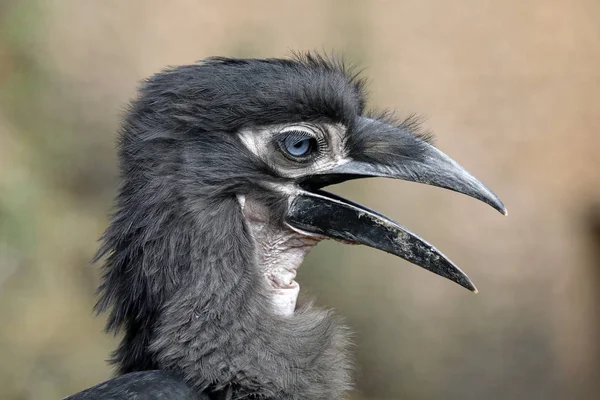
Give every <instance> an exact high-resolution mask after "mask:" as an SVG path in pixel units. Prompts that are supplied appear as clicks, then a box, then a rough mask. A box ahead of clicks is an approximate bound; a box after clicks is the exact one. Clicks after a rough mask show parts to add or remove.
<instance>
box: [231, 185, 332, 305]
mask: <svg viewBox="0 0 600 400" xmlns="http://www.w3.org/2000/svg"><path fill="white" fill-rule="evenodd" d="M238 201H239V203H240V207H241V209H242V213H243V215H244V218H245V221H246V225H247V227H248V228H249V229H250V233H251V235H252V238H253V240H254V243H255V257H256V265H258V266H259V268H260V270H261V271H260V272H261V274H262V275H263V276H264V278H265V280H266V282H267V287H268V288H269V290H270V293H271V295H272V297H271V298H272V302H273V307H274V309H275V312H276V313H277V314H280V315H284V316H290V315H292V314H293V313H294V310H295V309H296V301H297V299H298V294H299V293H300V285H299V284H298V282H296V281H295V278H296V272H297V270H298V268H299V267H300V265H301V264H302V261H304V257H305V256H306V255H307V254H308V253H309V252H310V251H311V250H312V248H313V247H314V246H316V245H317V244H318V243H319V242H320V241H321V240H323V239H324V238H323V237H320V236H309V235H304V234H301V233H299V232H296V231H294V230H292V229H289V228H282V227H281V225H279V224H276V223H274V222H273V221H272V220H271V218H270V214H269V210H268V209H267V207H266V206H265V205H264V204H262V203H261V202H260V201H258V200H256V199H254V198H253V197H250V196H244V195H239V196H238Z"/></svg>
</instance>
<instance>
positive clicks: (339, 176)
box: [286, 118, 506, 292]
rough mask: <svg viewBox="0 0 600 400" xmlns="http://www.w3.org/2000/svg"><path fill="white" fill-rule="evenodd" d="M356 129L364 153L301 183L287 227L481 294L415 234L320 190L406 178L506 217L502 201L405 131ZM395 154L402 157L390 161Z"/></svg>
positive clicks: (379, 125) (373, 125)
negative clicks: (361, 248) (390, 258)
mask: <svg viewBox="0 0 600 400" xmlns="http://www.w3.org/2000/svg"><path fill="white" fill-rule="evenodd" d="M357 129H358V131H359V132H358V133H357V134H360V135H365V136H363V137H364V138H365V139H366V140H365V141H363V143H365V145H364V146H363V149H362V153H355V154H353V155H351V159H349V160H347V161H346V162H344V163H341V164H340V165H338V166H336V167H333V168H331V169H329V170H327V171H323V172H321V173H317V174H314V175H311V176H309V177H306V178H304V179H302V180H301V181H300V182H299V185H300V187H302V188H303V189H302V190H300V191H299V192H298V193H296V194H295V195H293V196H292V197H291V198H290V203H289V207H288V210H287V214H286V223H287V224H288V226H290V227H291V228H292V229H295V230H298V231H301V232H304V233H309V234H314V235H320V236H326V237H329V238H332V239H336V240H340V241H344V242H352V243H360V244H364V245H366V246H369V247H373V248H375V249H379V250H383V251H385V252H388V253H391V254H394V255H396V256H398V257H401V258H403V259H405V260H407V261H409V262H411V263H413V264H416V265H418V266H420V267H423V268H425V269H426V270H428V271H431V272H433V273H435V274H438V275H440V276H443V277H445V278H447V279H450V280H451V281H454V282H456V283H458V284H459V285H461V286H463V287H465V288H467V289H469V290H471V291H474V292H476V291H477V289H476V288H475V286H474V285H473V283H472V282H471V280H470V279H469V277H468V276H467V275H466V274H465V273H464V272H463V271H461V270H460V268H458V267H457V266H456V265H455V264H454V263H452V261H450V260H449V259H448V258H447V257H446V256H444V255H443V254H442V253H441V252H440V251H439V250H437V249H436V248H435V247H433V246H432V245H430V244H429V243H427V242H426V241H424V240H423V239H421V238H420V237H418V236H417V235H415V234H414V233H412V232H410V231H409V230H408V229H406V228H404V227H402V226H401V225H399V224H397V223H396V222H394V221H392V220H391V219H389V218H387V217H385V216H383V215H381V214H379V213H377V212H376V211H373V210H370V209H368V208H367V207H364V206H362V205H360V204H357V203H354V202H352V201H349V200H347V199H344V198H342V197H339V196H336V195H333V194H331V193H327V192H325V191H322V190H320V188H322V187H324V186H327V185H332V184H336V183H340V182H343V181H346V180H349V179H358V178H367V177H385V178H394V179H402V180H406V181H412V182H419V183H425V184H429V185H433V186H438V187H441V188H446V189H450V190H453V191H456V192H459V193H463V194H466V195H468V196H471V197H474V198H476V199H478V200H481V201H483V202H485V203H487V204H489V205H490V206H492V207H493V208H495V209H496V210H498V211H500V212H501V213H502V214H504V215H506V208H505V207H504V205H503V204H502V202H501V201H500V199H498V197H497V196H496V195H495V194H494V193H493V192H492V191H491V190H490V189H488V188H487V187H486V186H485V185H484V184H483V183H481V182H480V181H479V180H477V179H476V178H475V177H474V176H473V175H471V174H470V173H469V172H467V171H466V170H465V169H464V168H463V167H461V166H460V165H459V164H458V163H456V162H455V161H454V160H452V159H451V158H450V157H448V156H447V155H446V154H444V153H442V152H441V151H439V150H438V149H436V148H435V147H433V146H432V145H430V144H429V143H426V142H424V141H422V140H421V139H418V138H417V137H415V136H413V135H411V134H410V133H408V132H406V131H404V130H401V129H399V128H395V127H392V126H390V125H387V124H385V123H383V122H380V121H377V120H373V119H368V118H361V121H360V124H359V125H358V128H357ZM407 149H412V150H410V151H407ZM394 151H395V152H396V153H397V156H396V157H393V154H392V157H391V156H390V153H391V152H394ZM378 160H379V161H378Z"/></svg>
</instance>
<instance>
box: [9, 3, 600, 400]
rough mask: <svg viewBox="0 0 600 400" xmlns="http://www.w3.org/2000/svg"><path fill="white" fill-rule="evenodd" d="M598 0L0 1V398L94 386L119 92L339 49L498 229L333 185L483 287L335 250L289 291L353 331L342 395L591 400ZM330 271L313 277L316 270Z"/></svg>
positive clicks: (435, 198)
mask: <svg viewBox="0 0 600 400" xmlns="http://www.w3.org/2000/svg"><path fill="white" fill-rule="evenodd" d="M599 21H600V2H598V1H597V0H571V1H569V0H534V1H526V2H524V1H519V0H496V1H481V0H466V1H462V2H459V3H457V2H447V1H419V0H401V1H388V2H385V1H372V2H367V1H342V0H338V1H335V0H334V1H318V0H310V1H308V0H305V1H302V2H300V1H298V2H293V1H280V2H276V3H273V2H269V1H247V2H236V1H220V2H216V1H197V0H178V1H171V2H166V1H159V0H145V1H141V0H140V1H119V0H105V1H91V0H85V1H82V0H60V1H59V0H46V1H41V0H38V1H34V0H30V1H18V0H2V1H1V2H0V398H2V399H56V398H61V396H65V395H67V394H70V393H73V392H75V391H79V390H82V389H84V388H86V387H88V386H91V385H93V384H95V383H98V382H100V381H102V380H105V379H107V378H109V377H110V376H111V370H110V368H109V366H108V365H107V363H106V362H105V360H106V359H107V358H108V354H109V352H110V351H111V350H112V349H114V348H115V346H116V344H117V340H118V338H114V337H112V336H109V335H105V334H104V333H103V325H104V319H105V316H104V315H102V316H99V317H94V316H93V314H92V307H93V305H94V301H95V296H94V292H95V289H96V287H97V285H98V269H99V265H90V264H89V260H90V259H91V258H92V256H93V254H94V252H95V250H96V248H97V242H96V240H97V238H98V237H99V236H100V235H101V233H102V232H103V230H104V229H105V228H106V226H107V223H108V218H107V215H108V213H109V211H110V208H111V202H112V198H113V196H114V194H115V191H116V178H117V170H116V159H115V152H114V141H115V132H116V129H117V126H118V123H119V118H120V116H121V115H122V110H123V109H124V105H125V104H126V102H127V101H128V99H130V98H131V97H132V96H134V94H135V89H136V85H137V82H138V81H139V80H140V79H142V78H144V77H146V76H148V75H150V74H153V73H155V72H157V71H159V70H161V69H162V68H164V67H165V66H167V65H178V64H185V63H193V62H195V61H196V60H199V59H202V58H204V57H207V56H211V55H223V56H244V57H280V56H287V55H289V54H290V50H315V49H316V50H321V51H327V52H331V51H333V52H336V53H338V54H345V55H346V57H347V58H348V59H349V60H351V61H352V62H354V63H355V64H357V65H358V66H360V67H361V68H364V73H363V74H364V76H366V77H367V78H368V80H369V82H370V85H369V90H370V106H376V107H381V108H391V109H395V110H397V112H398V114H399V115H407V114H409V113H412V112H416V113H419V114H421V115H423V116H425V117H426V123H425V127H426V128H427V129H429V130H431V131H433V132H434V133H436V134H437V145H438V147H440V148H441V149H442V150H443V151H444V152H446V153H448V154H449V155H451V156H452V157H453V158H454V159H456V160H458V161H459V162H460V163H461V164H462V165H464V166H465V167H466V168H467V169H468V170H470V171H471V172H473V173H474V174H475V175H476V176H477V177H479V178H480V179H482V180H483V181H484V182H485V183H486V184H488V185H489V186H490V187H491V188H493V189H494V190H495V191H496V193H498V195H499V196H500V197H501V198H502V200H504V202H505V204H506V205H507V207H508V209H509V212H510V214H509V216H508V217H507V218H505V217H502V216H501V215H500V214H498V213H497V212H495V211H493V210H492V209H491V208H489V207H487V206H485V205H484V204H482V203H479V202H477V201H475V200H473V199H470V198H467V197H465V196H460V195H457V194H454V193H451V192H448V191H443V190H439V189H435V188H430V187H426V186H423V185H415V184H410V183H404V182H399V181H393V182H392V181H384V180H378V179H375V180H367V181H360V182H349V183H346V184H343V185H340V186H338V187H335V188H334V191H336V192H338V193H340V194H342V195H344V196H349V197H351V198H352V199H353V200H356V201H359V202H362V203H363V204H366V205H368V206H370V207H373V208H375V209H376V210H378V211H381V212H383V213H384V214H386V215H388V216H390V217H392V218H394V219H395V220H397V221H399V222H401V223H402V224H404V225H406V226H407V227H409V228H410V229H412V230H413V231H415V232H416V233H418V234H420V235H421V236H423V237H424V238H426V239H427V240H428V241H430V242H432V243H433V244H435V245H436V246H437V247H438V248H440V249H441V250H442V251H443V252H444V253H446V254H447V255H448V256H449V257H450V258H452V259H453V260H454V261H455V262H456V263H457V264H458V265H460V266H461V267H462V268H463V269H464V270H466V271H467V272H468V273H469V275H470V276H471V278H472V279H473V280H474V281H475V283H476V284H477V286H478V288H479V290H480V293H479V294H478V295H473V294H471V293H470V292H468V291H466V290H464V289H462V288H460V287H459V286H458V285H455V284H453V283H451V282H449V281H447V280H443V279H441V278H439V277H436V276H434V275H432V274H430V273H428V272H426V271H424V270H422V269H420V268H417V267H414V266H412V265H410V264H408V263H407V262H404V261H402V260H400V259H397V258H394V257H392V256H388V255H386V254H383V253H381V252H377V251H375V250H372V249H369V248H366V247H357V246H343V245H339V244H336V243H333V242H328V243H324V244H322V245H320V246H319V247H318V248H317V249H315V250H314V251H313V252H312V253H311V254H310V256H309V258H308V260H307V262H306V263H305V264H304V266H303V267H302V269H301V273H300V277H299V281H300V283H301V284H302V287H303V296H310V297H315V298H317V301H318V303H320V304H321V305H323V306H328V307H333V308H335V309H336V310H337V311H338V313H339V314H343V315H345V316H347V317H348V322H349V324H350V325H351V326H352V328H353V329H354V331H355V332H356V334H355V342H356V349H355V354H356V363H357V370H356V381H357V390H356V392H355V393H352V398H353V399H398V398H401V399H597V398H599V397H598V396H599V395H598V392H599V391H600V324H599V323H600V301H599V300H600V298H599V297H600V163H599V161H598V160H599V157H600V23H599ZM325 266H326V267H325Z"/></svg>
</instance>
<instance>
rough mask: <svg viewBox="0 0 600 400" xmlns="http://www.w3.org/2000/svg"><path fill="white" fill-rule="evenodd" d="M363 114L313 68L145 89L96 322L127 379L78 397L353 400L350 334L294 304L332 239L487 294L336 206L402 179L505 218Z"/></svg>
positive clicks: (338, 84) (134, 121)
mask: <svg viewBox="0 0 600 400" xmlns="http://www.w3.org/2000/svg"><path fill="white" fill-rule="evenodd" d="M364 104H365V99H364V93H363V82H362V81H361V80H360V79H359V78H358V77H357V76H356V75H354V74H353V73H352V72H351V71H350V70H349V69H347V68H346V67H344V65H343V64H342V63H340V62H336V61H332V60H328V59H325V58H323V57H319V56H315V55H310V54H309V55H305V56H300V57H296V58H293V59H289V60H288V59H286V60H281V59H264V60H256V59H224V58H212V59H208V60H205V61H203V62H201V63H198V64H195V65H189V66H183V67H176V68H172V69H168V70H166V71H163V72H161V73H159V74H157V75H155V76H154V77H152V78H150V79H148V80H147V81H145V82H144V83H143V84H142V86H141V88H140V95H139V97H138V98H137V99H136V100H135V101H134V102H133V103H132V105H131V107H130V109H129V112H128V114H127V116H126V118H125V121H124V123H123V126H122V129H121V136H120V142H119V157H120V162H121V165H120V166H121V171H122V175H121V176H122V178H121V179H122V181H121V186H120V190H119V194H118V197H117V201H116V212H115V214H114V215H113V217H112V221H111V224H110V226H109V228H108V230H107V231H106V233H105V234H104V236H103V245H102V247H101V249H100V251H99V253H98V256H97V259H102V258H104V259H105V260H106V261H105V265H104V268H103V278H102V279H103V280H102V285H101V287H100V295H101V297H100V300H99V303H98V305H97V311H98V312H104V311H107V312H109V318H108V325H107V329H108V330H109V331H113V332H119V331H122V332H123V333H124V337H123V339H122V341H121V344H120V345H119V347H118V349H117V350H116V351H115V352H114V354H113V360H112V361H113V363H114V364H115V366H116V367H117V369H118V373H119V374H121V375H122V376H121V377H118V378H115V379H113V380H111V381H109V382H108V383H106V384H104V386H102V385H99V386H101V388H99V387H95V388H92V389H90V390H89V391H88V392H82V393H80V394H78V395H75V396H74V397H72V398H71V399H86V400H89V399H93V398H98V399H99V398H115V399H116V398H129V397H127V396H126V395H125V394H124V395H123V397H118V396H117V395H113V397H104V394H103V393H107V392H106V390H107V388H114V393H126V390H128V389H127V387H128V386H127V385H128V384H130V385H131V384H133V382H135V381H136V380H138V379H139V380H142V379H145V380H146V381H147V382H150V383H149V384H148V385H147V387H148V388H149V389H148V391H149V392H152V393H154V395H155V396H157V394H156V393H157V392H155V391H154V389H151V388H153V387H156V386H152V382H154V383H156V382H161V381H163V380H164V382H166V384H165V387H167V386H169V385H173V387H174V388H177V389H176V390H179V391H180V393H184V394H182V396H190V393H194V394H195V395H197V396H209V397H210V398H229V399H243V398H253V399H287V400H302V399H312V400H319V399H323V400H325V399H341V398H343V397H344V394H345V393H346V392H347V390H348V389H350V388H351V379H350V375H351V374H350V371H351V363H350V359H349V356H348V351H347V349H348V344H349V330H348V328H347V327H346V326H345V325H344V324H343V323H342V321H341V319H340V318H339V317H336V316H335V315H334V314H333V313H332V312H331V311H326V310H321V309H318V308H316V307H314V306H313V305H312V304H306V305H303V306H301V307H297V306H296V298H297V295H298V291H299V286H298V284H297V283H296V282H295V280H294V279H295V273H296V270H297V268H298V267H299V266H300V264H301V262H302V260H303V258H304V256H305V255H306V253H307V252H308V251H310V249H311V248H312V247H314V246H315V245H316V244H317V243H318V242H319V241H321V240H323V239H326V238H332V239H335V240H339V241H343V242H351V243H361V244H365V245H368V246H371V247H375V248H379V249H381V250H384V251H387V252H390V253H392V254H396V255H398V256H400V257H403V258H405V259H407V260H408V261H411V262H413V263H415V264H418V265H421V266H423V267H424V268H427V269H429V270H431V271H433V272H435V273H437V274H439V275H442V276H444V277H447V278H449V279H451V280H453V281H455V282H457V283H459V284H461V285H463V286H465V287H467V288H469V289H471V290H474V286H473V285H472V283H471V282H470V280H469V279H468V277H466V275H464V273H462V271H460V269H458V268H457V267H456V266H454V264H452V263H451V262H450V261H449V260H448V259H447V258H446V257H445V256H443V254H441V253H440V252H438V251H437V250H436V249H435V248H434V247H432V246H431V245H429V244H427V243H426V242H424V241H423V240H422V239H420V238H418V237H417V236H416V235H414V234H412V233H410V232H409V231H408V230H406V229H405V228H403V227H401V226H400V225H398V224H396V223H395V222H393V221H391V220H389V219H387V218H385V217H384V216H382V215H380V214H378V213H376V212H374V211H372V210H369V209H367V208H365V207H363V206H360V205H358V204H356V203H352V202H350V201H348V200H345V199H342V198H339V197H337V196H334V195H332V194H329V193H327V192H324V191H322V190H321V188H322V187H323V186H326V185H329V184H333V183H339V182H342V181H344V180H348V179H356V178H360V177H365V176H382V177H392V178H399V179H405V180H413V181H417V182H421V183H428V184H432V185H435V186H440V187H445V188H449V189H452V190H455V191H459V192H462V193H465V194H468V195H470V196H473V197H476V198H478V199H480V200H483V201H485V202H487V203H489V204H490V205H492V206H493V207H495V208H497V209H498V210H500V211H503V212H504V207H503V205H502V203H501V202H500V201H499V200H498V199H497V197H496V196H495V195H494V194H493V193H492V192H491V191H490V190H489V189H487V188H486V187H485V186H484V185H483V184H481V183H480V182H479V181H478V180H476V179H475V178H474V177H473V176H472V175H470V174H469V173H468V172H466V171H465V170H464V169H462V167H460V166H459V165H458V164H456V163H455V162H454V161H452V160H451V159H450V158H448V157H447V156H446V155H445V154H443V153H441V152H440V151H439V150H437V149H435V148H434V147H433V146H432V145H431V144H430V143H428V140H427V138H426V137H424V136H422V135H420V134H419V133H418V132H416V131H415V129H414V128H415V124H414V121H413V120H410V119H409V120H406V121H400V122H398V121H394V120H393V119H391V118H389V117H388V116H386V115H384V114H380V115H372V114H368V113H366V111H365V110H364ZM157 370H160V371H162V372H160V371H157ZM140 371H146V372H140ZM148 371H150V372H148ZM165 371H168V372H165ZM138 374H141V375H138ZM138 386H139V385H138ZM103 390H104V392H103ZM173 390H175V389H173ZM186 390H187V391H186ZM173 393H175V391H174V392H173ZM178 393H179V392H178ZM86 396H87V397H86ZM93 396H96V397H93ZM140 396H142V397H138V398H154V397H143V395H141V394H140ZM149 396H150V395H149ZM177 396H179V395H175V394H173V396H172V397H168V396H167V395H165V396H164V397H155V398H165V399H166V398H181V397H177ZM198 398H201V397H198Z"/></svg>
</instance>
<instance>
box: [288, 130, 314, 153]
mask: <svg viewBox="0 0 600 400" xmlns="http://www.w3.org/2000/svg"><path fill="white" fill-rule="evenodd" d="M281 147H282V149H283V150H284V151H285V152H286V153H287V154H288V155H290V156H292V157H297V158H302V157H306V156H308V155H310V154H311V153H312V152H313V151H314V150H315V149H316V148H317V141H316V139H315V138H314V137H312V136H311V135H309V134H307V133H304V132H288V134H287V135H286V136H285V137H284V138H283V139H282V140H281Z"/></svg>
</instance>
